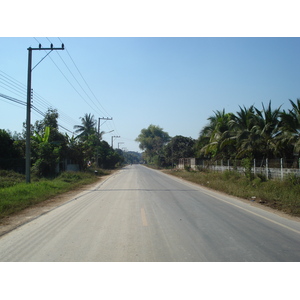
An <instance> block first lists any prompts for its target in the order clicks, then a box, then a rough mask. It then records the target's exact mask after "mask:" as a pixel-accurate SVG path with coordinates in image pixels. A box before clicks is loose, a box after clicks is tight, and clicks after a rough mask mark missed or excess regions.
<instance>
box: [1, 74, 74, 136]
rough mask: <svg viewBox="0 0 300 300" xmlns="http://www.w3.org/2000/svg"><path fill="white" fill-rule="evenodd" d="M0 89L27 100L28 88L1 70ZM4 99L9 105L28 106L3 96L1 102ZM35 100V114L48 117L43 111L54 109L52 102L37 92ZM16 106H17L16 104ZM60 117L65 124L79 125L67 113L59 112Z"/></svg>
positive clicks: (33, 108)
mask: <svg viewBox="0 0 300 300" xmlns="http://www.w3.org/2000/svg"><path fill="white" fill-rule="evenodd" d="M0 87H2V88H3V89H5V90H7V91H9V92H10V93H12V94H14V95H17V96H18V97H20V96H21V97H22V98H25V99H26V98H27V87H26V86H25V85H24V84H22V83H20V82H19V81H17V80H16V79H14V78H13V77H11V76H10V75H8V74H6V73H5V72H3V71H1V70H0ZM4 98H5V99H6V101H5V102H6V103H9V104H13V103H16V104H20V105H22V106H26V102H25V101H22V100H18V99H16V98H13V97H10V96H7V95H4V94H2V99H1V100H3V99H4ZM7 100H8V101H7ZM33 100H34V102H36V105H33V104H32V105H31V108H32V110H33V111H34V112H37V113H38V114H39V115H41V116H43V117H45V116H46V113H44V112H43V111H42V109H43V110H44V111H46V110H48V109H49V108H52V107H53V105H52V104H51V103H50V102H48V101H47V100H45V99H44V98H43V97H42V96H40V95H39V94H38V93H36V92H34V93H33ZM3 101H4V100H3ZM14 106H16V105H15V104H14ZM59 116H60V119H62V120H63V122H64V123H66V124H68V125H71V126H72V127H73V126H74V125H75V124H76V123H77V122H76V121H75V120H74V119H72V118H71V117H69V116H68V115H66V114H65V113H63V112H61V111H60V112H59ZM59 126H61V127H63V128H64V129H65V130H67V131H70V130H68V129H66V128H65V127H64V126H62V125H60V124H59ZM70 132H71V131H70Z"/></svg>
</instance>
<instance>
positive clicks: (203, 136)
mask: <svg viewBox="0 0 300 300" xmlns="http://www.w3.org/2000/svg"><path fill="white" fill-rule="evenodd" d="M214 113H215V115H214V116H211V117H209V118H208V120H209V121H210V123H209V124H208V125H207V126H205V127H204V128H203V130H202V131H201V132H200V137H199V139H198V141H199V142H200V141H202V142H204V141H206V145H205V146H203V147H202V149H201V152H202V153H204V154H205V155H211V156H213V157H215V158H229V156H231V152H233V151H234V150H233V146H232V144H229V143H224V141H225V140H227V139H228V137H229V134H230V133H229V122H230V121H231V120H232V119H233V114H231V113H225V109H223V110H222V111H216V112H214Z"/></svg>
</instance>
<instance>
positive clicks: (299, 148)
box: [277, 99, 300, 157]
mask: <svg viewBox="0 0 300 300" xmlns="http://www.w3.org/2000/svg"><path fill="white" fill-rule="evenodd" d="M290 103H291V105H292V109H289V111H288V112H286V111H283V112H282V113H281V114H280V118H281V120H280V126H279V129H280V134H279V135H278V137H277V143H278V145H280V147H281V149H285V150H286V151H285V154H286V155H287V156H290V157H293V156H294V155H296V156H299V154H300V99H297V103H294V102H293V101H292V100H290Z"/></svg>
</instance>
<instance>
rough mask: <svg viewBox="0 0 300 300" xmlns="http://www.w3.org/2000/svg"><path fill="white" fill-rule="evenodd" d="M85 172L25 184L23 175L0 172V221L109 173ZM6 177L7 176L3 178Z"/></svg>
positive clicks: (99, 170)
mask: <svg viewBox="0 0 300 300" xmlns="http://www.w3.org/2000/svg"><path fill="white" fill-rule="evenodd" d="M97 171H98V174H97V176H95V174H94V171H87V172H63V173H62V174H60V175H59V176H58V177H56V178H54V179H46V178H42V179H37V178H35V179H33V180H32V182H31V183H30V184H26V183H25V182H24V181H25V177H24V175H20V174H18V173H15V174H13V173H14V172H12V171H9V174H7V173H5V172H3V171H1V172H0V219H1V218H3V217H5V216H8V215H10V214H13V213H15V212H18V211H21V210H23V209H25V208H27V207H29V206H31V205H34V204H37V203H40V202H42V201H45V200H47V199H49V198H51V197H54V196H56V195H59V194H62V193H65V192H67V191H70V190H72V189H75V188H79V187H81V186H84V185H86V184H91V183H93V182H96V181H97V180H99V176H103V175H108V174H110V171H106V170H105V171H104V170H101V169H98V170H97ZM5 175H7V176H5Z"/></svg>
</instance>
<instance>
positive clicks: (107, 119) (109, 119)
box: [98, 118, 113, 137]
mask: <svg viewBox="0 0 300 300" xmlns="http://www.w3.org/2000/svg"><path fill="white" fill-rule="evenodd" d="M112 119H113V118H98V137H100V122H101V121H100V120H106V121H111V120H112Z"/></svg>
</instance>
